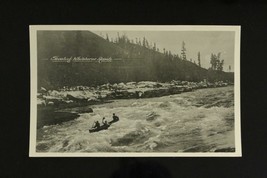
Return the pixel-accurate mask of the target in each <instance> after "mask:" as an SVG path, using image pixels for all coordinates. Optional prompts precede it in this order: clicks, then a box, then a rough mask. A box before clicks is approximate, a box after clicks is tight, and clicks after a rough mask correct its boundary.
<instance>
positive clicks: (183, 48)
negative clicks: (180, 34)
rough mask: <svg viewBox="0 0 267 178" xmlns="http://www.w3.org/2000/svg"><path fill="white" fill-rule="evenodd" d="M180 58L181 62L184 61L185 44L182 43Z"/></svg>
mask: <svg viewBox="0 0 267 178" xmlns="http://www.w3.org/2000/svg"><path fill="white" fill-rule="evenodd" d="M181 51H182V52H181V57H182V59H183V60H186V48H185V42H184V41H183V43H182V50H181Z"/></svg>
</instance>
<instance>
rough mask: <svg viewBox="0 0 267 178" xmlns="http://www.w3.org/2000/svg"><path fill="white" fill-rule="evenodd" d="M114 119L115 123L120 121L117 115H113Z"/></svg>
mask: <svg viewBox="0 0 267 178" xmlns="http://www.w3.org/2000/svg"><path fill="white" fill-rule="evenodd" d="M112 118H113V121H118V120H119V117H118V116H116V115H115V113H113V116H112Z"/></svg>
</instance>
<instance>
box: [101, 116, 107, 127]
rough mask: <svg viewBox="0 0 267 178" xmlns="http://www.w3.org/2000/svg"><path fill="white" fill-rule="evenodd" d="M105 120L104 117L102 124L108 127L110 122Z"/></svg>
mask: <svg viewBox="0 0 267 178" xmlns="http://www.w3.org/2000/svg"><path fill="white" fill-rule="evenodd" d="M105 119H106V118H105V117H103V119H102V123H103V124H104V125H108V121H106V120H105Z"/></svg>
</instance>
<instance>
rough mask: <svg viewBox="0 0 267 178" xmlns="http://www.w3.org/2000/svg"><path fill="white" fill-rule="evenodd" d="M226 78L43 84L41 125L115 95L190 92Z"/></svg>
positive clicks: (87, 109)
mask: <svg viewBox="0 0 267 178" xmlns="http://www.w3.org/2000/svg"><path fill="white" fill-rule="evenodd" d="M228 85H229V84H228V83H225V82H222V81H221V82H216V83H209V82H187V81H172V82H169V83H160V82H151V81H142V82H128V83H118V84H104V85H101V86H97V87H88V86H76V87H67V86H65V87H63V88H59V89H58V90H47V89H45V88H41V89H40V90H39V92H38V95H37V105H38V120H37V122H38V123H37V125H38V127H42V126H44V125H51V124H55V123H60V122H64V121H68V120H71V119H75V118H77V117H78V116H79V114H80V113H89V112H93V110H92V109H91V108H90V105H96V104H102V103H105V102H112V100H114V99H138V98H153V97H161V96H168V95H173V94H180V93H182V92H190V91H193V90H196V89H200V88H213V87H224V86H228Z"/></svg>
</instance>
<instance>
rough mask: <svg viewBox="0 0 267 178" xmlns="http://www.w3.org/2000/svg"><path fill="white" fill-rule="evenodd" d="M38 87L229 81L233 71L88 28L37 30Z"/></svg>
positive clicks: (231, 78)
mask: <svg viewBox="0 0 267 178" xmlns="http://www.w3.org/2000/svg"><path fill="white" fill-rule="evenodd" d="M37 53H38V55H37V56H38V59H37V60H38V87H41V86H43V87H46V88H56V87H62V86H64V85H66V86H75V85H88V86H91V85H99V84H103V83H108V82H109V83H118V82H129V81H137V82H138V81H142V80H150V81H162V82H166V81H171V80H187V81H200V80H203V79H207V80H209V81H215V80H224V81H225V80H228V81H233V78H234V77H233V76H234V75H233V73H225V72H221V71H211V70H207V69H204V68H201V67H199V66H198V65H196V64H194V63H192V62H189V61H185V60H181V59H180V58H179V57H178V56H175V55H172V54H169V53H166V54H163V53H160V52H158V51H156V50H155V49H152V48H149V47H146V46H142V45H137V44H133V43H130V40H128V39H127V38H126V37H125V36H123V37H121V38H120V39H119V40H118V41H117V42H116V43H114V42H109V41H108V40H106V39H104V38H102V37H100V36H98V35H96V34H94V33H92V32H90V31H38V32H37ZM54 56H58V57H62V58H63V57H67V58H68V57H79V56H81V57H88V58H99V57H103V58H110V57H111V58H112V59H113V60H112V61H111V62H102V63H98V62H70V63H67V62H60V63H59V62H53V61H52V60H50V59H51V58H52V57H54Z"/></svg>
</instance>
